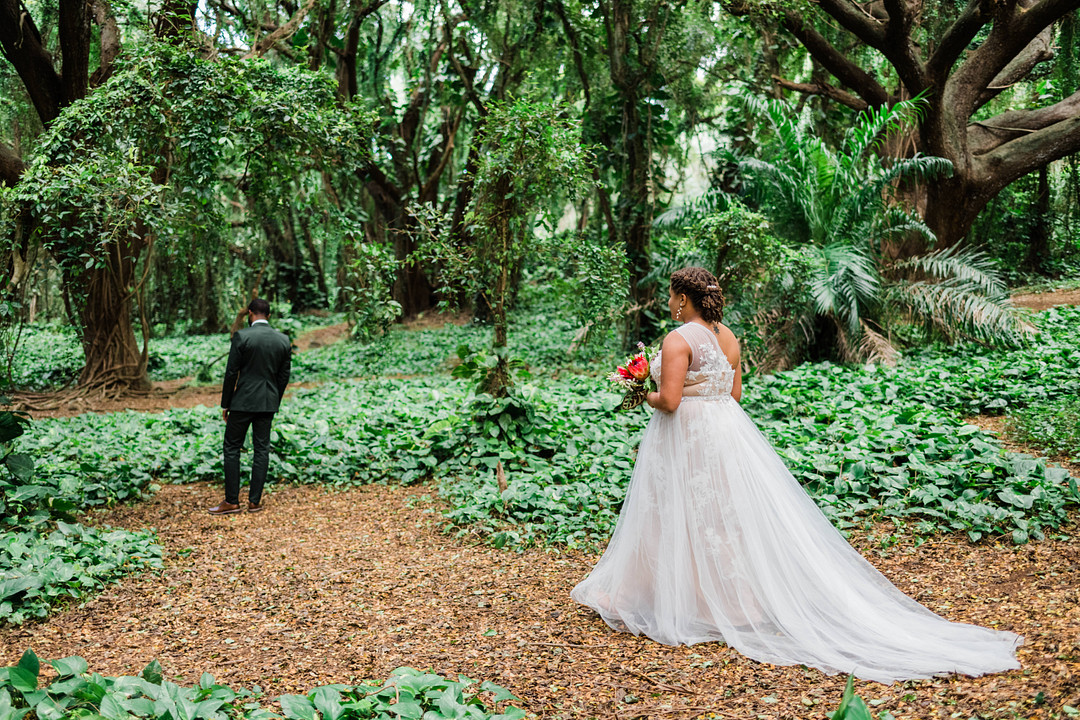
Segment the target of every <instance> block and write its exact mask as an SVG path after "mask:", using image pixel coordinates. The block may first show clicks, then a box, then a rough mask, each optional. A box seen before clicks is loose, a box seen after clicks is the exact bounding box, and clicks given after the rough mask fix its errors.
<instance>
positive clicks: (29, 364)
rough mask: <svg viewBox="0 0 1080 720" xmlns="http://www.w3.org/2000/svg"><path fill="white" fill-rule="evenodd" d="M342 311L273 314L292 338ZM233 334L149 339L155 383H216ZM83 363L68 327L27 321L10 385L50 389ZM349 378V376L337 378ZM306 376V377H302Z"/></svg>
mask: <svg viewBox="0 0 1080 720" xmlns="http://www.w3.org/2000/svg"><path fill="white" fill-rule="evenodd" d="M341 320H342V317H341V316H340V315H328V316H320V315H301V316H292V315H289V314H286V315H284V316H283V317H275V318H274V321H273V322H274V326H275V327H277V328H278V329H280V330H282V331H283V332H285V333H287V334H288V335H289V336H290V337H291V338H292V339H293V340H294V341H295V340H296V338H298V337H299V336H300V335H302V334H304V333H307V332H310V331H312V330H316V329H318V328H321V327H326V326H328V325H333V324H336V323H338V322H341ZM228 352H229V335H228V333H225V332H221V333H216V334H211V335H197V334H194V335H193V334H187V333H183V334H179V333H178V334H170V335H165V336H163V337H154V338H152V339H151V340H150V345H149V359H148V368H149V371H150V379H151V380H154V381H162V380H177V379H179V378H184V377H190V376H194V375H199V374H200V373H202V377H201V378H197V380H198V381H200V382H216V381H219V380H220V375H221V374H222V373H223V372H224V369H225V357H226V356H227V355H228ZM83 363H84V355H83V350H82V346H81V345H80V343H79V337H78V334H77V333H76V332H75V329H74V328H72V327H70V326H61V325H50V324H44V323H36V324H27V325H25V326H24V327H23V328H22V329H21V331H20V336H19V344H18V348H17V352H16V355H15V357H14V359H13V361H12V365H11V383H10V385H11V387H12V388H15V389H18V390H34V391H40V390H49V389H54V388H59V387H63V386H65V385H68V384H71V383H73V382H74V381H75V380H76V379H77V378H78V376H79V372H80V371H81V370H82V366H83ZM339 377H348V375H344V376H339ZM304 379H306V378H304Z"/></svg>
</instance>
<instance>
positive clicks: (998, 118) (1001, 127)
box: [967, 91, 1080, 155]
mask: <svg viewBox="0 0 1080 720" xmlns="http://www.w3.org/2000/svg"><path fill="white" fill-rule="evenodd" d="M1077 115H1080V91H1077V92H1075V93H1073V94H1072V95H1070V96H1069V97H1067V98H1065V99H1064V100H1062V101H1060V102H1058V103H1055V104H1053V105H1049V106H1047V107H1044V108H1039V109H1037V110H1010V111H1008V112H1004V113H1001V114H1000V115H995V116H994V117H992V118H990V119H989V120H984V121H982V122H976V123H972V124H970V125H968V127H967V134H968V149H969V150H970V151H971V154H972V155H985V154H986V153H989V152H992V151H993V150H995V149H997V148H999V147H1001V146H1002V145H1004V144H1005V143H1008V142H1010V141H1012V140H1015V139H1017V138H1019V137H1021V136H1022V135H1030V134H1031V133H1034V132H1038V131H1039V130H1043V129H1045V128H1048V127H1050V126H1051V125H1055V124H1057V123H1059V122H1062V121H1065V120H1068V119H1069V118H1072V117H1075V116H1077Z"/></svg>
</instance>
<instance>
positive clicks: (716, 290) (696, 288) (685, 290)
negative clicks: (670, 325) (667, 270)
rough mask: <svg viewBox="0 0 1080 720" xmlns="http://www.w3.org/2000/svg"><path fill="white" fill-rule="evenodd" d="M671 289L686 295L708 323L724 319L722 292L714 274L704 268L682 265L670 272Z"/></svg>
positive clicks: (677, 293) (678, 293)
mask: <svg viewBox="0 0 1080 720" xmlns="http://www.w3.org/2000/svg"><path fill="white" fill-rule="evenodd" d="M671 291H672V292H673V293H675V294H676V295H686V297H688V298H690V302H692V303H694V307H696V308H697V309H698V312H700V313H701V319H702V320H704V321H705V322H707V323H709V324H710V325H712V324H714V323H718V322H720V321H721V320H723V319H724V292H723V290H721V289H720V283H719V281H717V279H716V276H715V275H713V274H712V273H711V272H709V271H708V270H706V269H705V268H700V267H684V268H682V269H681V270H676V271H675V272H673V273H671Z"/></svg>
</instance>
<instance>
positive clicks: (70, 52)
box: [57, 0, 90, 105]
mask: <svg viewBox="0 0 1080 720" xmlns="http://www.w3.org/2000/svg"><path fill="white" fill-rule="evenodd" d="M57 34H58V35H59V38H60V52H61V54H62V56H63V59H64V60H63V65H62V66H61V71H60V84H61V88H62V90H63V94H64V104H65V105H67V104H69V103H72V102H75V101H76V100H78V99H80V98H84V97H86V90H87V88H88V87H89V83H90V5H89V3H87V2H86V0H60V19H59V24H58V32H57Z"/></svg>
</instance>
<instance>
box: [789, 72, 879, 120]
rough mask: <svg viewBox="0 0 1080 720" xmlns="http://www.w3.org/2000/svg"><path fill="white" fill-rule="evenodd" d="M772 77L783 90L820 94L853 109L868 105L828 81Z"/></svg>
mask: <svg viewBox="0 0 1080 720" xmlns="http://www.w3.org/2000/svg"><path fill="white" fill-rule="evenodd" d="M772 79H773V80H774V81H776V84H777V85H779V86H780V87H782V88H784V89H785V90H792V91H794V92H797V93H803V94H804V95H821V96H823V97H827V98H832V99H833V100H836V101H837V102H838V103H840V104H841V105H846V106H847V107H849V108H852V109H853V110H860V111H861V110H865V109H866V108H867V107H869V105H868V104H867V102H866V101H865V100H863V99H861V98H857V97H855V96H854V95H852V94H851V93H849V92H846V91H844V90H841V89H840V88H836V87H833V86H832V85H829V84H828V83H823V82H812V83H797V82H793V81H791V80H787V79H785V78H782V77H780V76H779V75H773V76H772Z"/></svg>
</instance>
